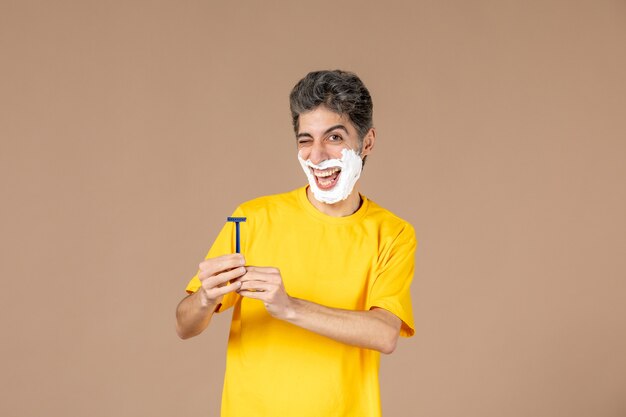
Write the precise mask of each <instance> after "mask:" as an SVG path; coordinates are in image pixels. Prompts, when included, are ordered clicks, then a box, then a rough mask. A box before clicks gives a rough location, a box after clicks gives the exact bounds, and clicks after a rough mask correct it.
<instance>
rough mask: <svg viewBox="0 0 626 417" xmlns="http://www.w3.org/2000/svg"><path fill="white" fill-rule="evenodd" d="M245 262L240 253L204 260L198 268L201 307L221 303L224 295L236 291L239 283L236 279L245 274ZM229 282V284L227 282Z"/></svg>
mask: <svg viewBox="0 0 626 417" xmlns="http://www.w3.org/2000/svg"><path fill="white" fill-rule="evenodd" d="M245 264H246V260H245V259H244V257H243V255H242V254H240V253H233V254H231V255H223V256H218V257H216V258H210V259H206V260H204V261H203V262H201V263H200V265H199V266H198V268H199V271H198V279H199V280H200V282H201V283H202V287H200V288H199V289H198V292H199V294H198V295H199V297H200V301H201V303H202V305H203V306H205V307H206V306H211V305H213V306H215V305H217V304H219V303H221V302H222V299H223V298H224V294H228V293H229V292H233V291H236V290H238V289H239V288H240V287H241V282H239V281H238V280H237V278H239V277H241V276H243V275H244V274H245V273H246V268H245V266H244V265H245ZM229 281H230V282H229Z"/></svg>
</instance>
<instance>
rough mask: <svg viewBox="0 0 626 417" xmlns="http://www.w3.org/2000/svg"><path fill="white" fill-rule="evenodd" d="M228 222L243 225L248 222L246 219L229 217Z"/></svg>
mask: <svg viewBox="0 0 626 417" xmlns="http://www.w3.org/2000/svg"><path fill="white" fill-rule="evenodd" d="M226 221H229V222H235V223H242V222H245V221H246V218H245V217H227V218H226Z"/></svg>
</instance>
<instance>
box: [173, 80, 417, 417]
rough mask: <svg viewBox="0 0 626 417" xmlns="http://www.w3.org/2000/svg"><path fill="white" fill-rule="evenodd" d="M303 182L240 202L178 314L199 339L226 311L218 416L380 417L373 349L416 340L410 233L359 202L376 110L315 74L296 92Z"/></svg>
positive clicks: (184, 329)
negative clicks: (237, 232) (237, 220)
mask: <svg viewBox="0 0 626 417" xmlns="http://www.w3.org/2000/svg"><path fill="white" fill-rule="evenodd" d="M290 105H291V112H292V117H293V126H294V131H295V134H296V142H297V148H298V160H299V162H300V164H301V165H302V168H303V170H304V172H305V174H306V176H307V178H308V182H309V184H308V186H306V187H302V188H300V189H297V190H294V191H292V192H289V193H285V194H279V195H274V196H269V197H261V198H257V199H255V200H252V201H249V202H247V203H244V204H242V205H241V206H239V207H238V208H237V209H236V210H235V212H234V214H233V216H237V217H246V219H247V220H246V222H245V223H241V234H242V239H243V241H242V245H241V247H242V249H241V251H242V254H233V252H234V226H233V225H232V224H227V225H226V226H225V227H224V228H223V229H222V231H221V232H220V234H219V235H218V237H217V239H216V241H215V243H214V244H213V246H212V247H211V249H210V251H209V253H208V255H207V257H206V260H205V261H204V262H202V263H201V264H200V267H199V271H198V274H197V275H196V276H195V277H193V278H192V280H191V281H190V282H189V285H188V287H187V292H188V293H190V295H189V296H187V297H186V298H184V299H183V300H182V301H181V303H180V304H179V306H178V309H177V312H176V315H177V332H178V335H179V336H180V337H181V338H183V339H185V338H189V337H192V336H195V335H197V334H199V333H201V332H202V331H203V330H204V329H205V328H206V327H207V326H208V324H209V322H210V320H211V316H212V315H213V313H214V312H222V311H224V310H226V309H228V308H230V307H234V311H233V318H232V323H231V332H230V338H229V342H228V352H227V361H226V375H225V380H224V390H223V396H222V415H223V416H242V417H253V416H271V417H289V416H298V417H304V416H315V417H321V416H324V417H326V416H355V417H356V416H358V417H368V416H380V414H381V406H380V394H379V385H378V368H379V361H380V352H382V353H386V354H388V353H391V352H393V351H394V349H395V347H396V342H397V339H398V336H399V335H402V336H412V335H413V333H414V329H413V316H412V309H411V300H410V291H409V287H410V283H411V280H412V277H413V271H414V252H415V247H416V241H415V234H414V231H413V228H412V227H411V225H409V224H408V223H407V222H406V221H404V220H402V219H400V218H398V217H397V216H395V215H393V214H392V213H390V212H389V211H387V210H385V209H383V208H381V207H380V206H378V205H377V204H375V203H374V202H372V201H370V200H368V199H367V198H366V197H365V196H363V195H361V194H359V192H358V179H359V176H360V174H361V170H362V167H363V164H364V162H365V158H366V157H367V155H369V154H370V153H371V152H372V149H373V148H374V143H375V140H376V131H375V129H374V128H373V127H372V101H371V97H370V94H369V92H368V91H367V89H366V88H365V86H364V85H363V83H362V82H361V80H360V79H359V78H358V77H357V76H356V75H355V74H352V73H349V72H344V71H318V72H312V73H309V74H308V75H307V76H306V77H305V78H303V79H302V80H300V81H299V82H298V84H296V86H295V87H294V89H293V90H292V92H291V96H290Z"/></svg>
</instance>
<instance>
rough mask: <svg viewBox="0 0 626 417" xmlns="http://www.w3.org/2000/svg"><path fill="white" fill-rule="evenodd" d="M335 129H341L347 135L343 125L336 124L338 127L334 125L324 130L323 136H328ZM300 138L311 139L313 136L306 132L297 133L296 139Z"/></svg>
mask: <svg viewBox="0 0 626 417" xmlns="http://www.w3.org/2000/svg"><path fill="white" fill-rule="evenodd" d="M335 129H342V130H343V131H344V132H346V133H349V132H348V129H347V128H346V127H345V126H344V125H342V124H338V125H334V126H331V127H329V128H328V129H326V131H325V132H324V134H325V135H327V134H329V133H330V132H332V131H333V130H335ZM301 137H307V138H312V137H313V135H311V134H310V133H307V132H302V133H298V134H297V135H296V139H298V138H301Z"/></svg>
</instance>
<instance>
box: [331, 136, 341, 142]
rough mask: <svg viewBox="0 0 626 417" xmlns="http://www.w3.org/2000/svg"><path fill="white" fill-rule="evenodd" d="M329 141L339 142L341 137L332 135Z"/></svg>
mask: <svg viewBox="0 0 626 417" xmlns="http://www.w3.org/2000/svg"><path fill="white" fill-rule="evenodd" d="M328 139H329V140H330V141H331V142H339V141H340V140H341V136H339V135H330V136H329V137H328Z"/></svg>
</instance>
